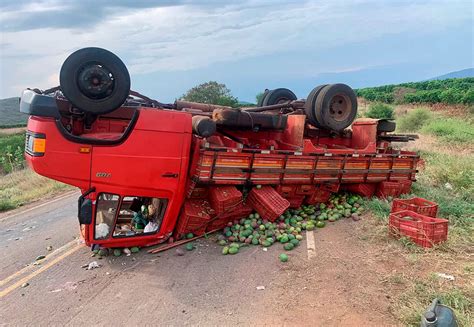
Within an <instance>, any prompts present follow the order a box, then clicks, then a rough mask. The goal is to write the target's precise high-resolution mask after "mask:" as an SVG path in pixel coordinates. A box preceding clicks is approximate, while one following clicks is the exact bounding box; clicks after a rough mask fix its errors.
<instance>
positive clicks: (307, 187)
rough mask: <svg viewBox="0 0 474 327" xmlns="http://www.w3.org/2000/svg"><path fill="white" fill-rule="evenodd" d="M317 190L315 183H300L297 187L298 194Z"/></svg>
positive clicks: (307, 193) (306, 193)
mask: <svg viewBox="0 0 474 327" xmlns="http://www.w3.org/2000/svg"><path fill="white" fill-rule="evenodd" d="M315 190H316V186H315V185H299V186H297V187H296V191H295V194H296V195H311V194H313V192H314V191H315Z"/></svg>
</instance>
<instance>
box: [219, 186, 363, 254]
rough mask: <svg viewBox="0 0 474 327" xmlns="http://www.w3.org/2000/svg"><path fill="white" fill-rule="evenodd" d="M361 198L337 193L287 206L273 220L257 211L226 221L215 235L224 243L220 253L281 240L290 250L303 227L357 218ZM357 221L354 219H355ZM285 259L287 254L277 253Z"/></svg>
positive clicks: (233, 251)
mask: <svg viewBox="0 0 474 327" xmlns="http://www.w3.org/2000/svg"><path fill="white" fill-rule="evenodd" d="M362 204H363V200H362V198H361V197H360V196H359V195H353V194H349V193H339V194H334V195H332V196H331V198H330V199H329V201H328V202H327V203H321V204H317V205H303V206H301V207H300V208H298V209H288V210H287V211H285V213H284V214H283V215H281V216H280V217H279V218H278V219H277V220H276V221H275V222H270V221H268V220H265V219H262V217H260V215H259V214H258V213H252V214H250V215H249V216H248V217H246V218H242V219H240V220H234V221H233V222H229V223H228V225H227V226H226V227H225V228H224V229H223V231H222V234H220V235H218V237H217V242H218V244H219V245H222V246H223V249H222V254H224V255H227V254H237V253H239V250H240V249H241V248H242V247H245V246H250V245H259V246H262V247H270V246H272V245H274V244H277V243H280V244H281V245H282V247H283V249H284V250H286V251H291V250H293V249H294V248H295V247H297V246H298V245H299V244H300V241H301V240H303V235H302V232H303V231H304V230H308V231H311V230H314V229H315V228H323V227H324V226H325V225H326V221H330V222H333V221H336V220H338V219H341V218H344V217H345V218H351V217H352V218H353V219H355V218H358V217H359V215H360V214H361V213H362V212H363V210H364V209H363V207H362ZM355 220H356V219H355ZM280 260H281V261H282V262H286V261H287V260H288V256H287V255H286V254H284V253H283V254H282V255H280Z"/></svg>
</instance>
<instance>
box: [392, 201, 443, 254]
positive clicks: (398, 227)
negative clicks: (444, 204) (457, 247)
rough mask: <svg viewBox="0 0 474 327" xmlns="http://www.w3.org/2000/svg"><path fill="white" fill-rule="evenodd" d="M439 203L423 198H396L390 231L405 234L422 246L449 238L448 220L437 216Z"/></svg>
mask: <svg viewBox="0 0 474 327" xmlns="http://www.w3.org/2000/svg"><path fill="white" fill-rule="evenodd" d="M437 212H438V205H437V204H436V203H434V202H431V201H428V200H426V199H423V198H411V199H395V200H394V201H393V203H392V210H391V213H390V216H389V231H390V233H391V234H392V235H393V236H395V237H401V236H405V237H408V238H410V239H411V240H412V241H413V242H414V243H416V244H418V245H420V246H422V247H432V246H433V245H434V244H438V243H441V242H444V241H446V240H447V239H448V220H446V219H441V218H436V215H437Z"/></svg>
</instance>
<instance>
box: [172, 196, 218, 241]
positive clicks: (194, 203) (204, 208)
mask: <svg viewBox="0 0 474 327" xmlns="http://www.w3.org/2000/svg"><path fill="white" fill-rule="evenodd" d="M210 210H211V207H210V205H209V202H207V201H206V200H203V199H189V200H186V201H185V203H184V208H183V211H182V212H181V215H180V217H179V219H178V226H177V227H176V231H177V234H178V238H181V237H182V236H183V235H184V234H187V233H193V234H195V235H202V234H204V232H205V231H206V226H207V224H208V223H209V221H210V220H211V215H210V214H209V211H210Z"/></svg>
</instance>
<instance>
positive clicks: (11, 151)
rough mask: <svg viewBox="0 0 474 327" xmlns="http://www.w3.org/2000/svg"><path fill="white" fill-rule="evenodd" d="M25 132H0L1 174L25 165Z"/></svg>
mask: <svg viewBox="0 0 474 327" xmlns="http://www.w3.org/2000/svg"><path fill="white" fill-rule="evenodd" d="M24 148H25V134H24V133H21V134H12V135H2V134H0V175H2V174H7V173H11V172H12V171H15V170H18V169H22V168H23V167H24V161H25V159H24V156H23V152H24Z"/></svg>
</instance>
